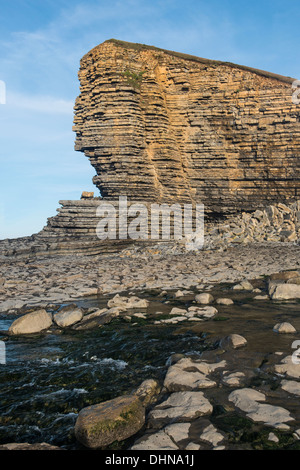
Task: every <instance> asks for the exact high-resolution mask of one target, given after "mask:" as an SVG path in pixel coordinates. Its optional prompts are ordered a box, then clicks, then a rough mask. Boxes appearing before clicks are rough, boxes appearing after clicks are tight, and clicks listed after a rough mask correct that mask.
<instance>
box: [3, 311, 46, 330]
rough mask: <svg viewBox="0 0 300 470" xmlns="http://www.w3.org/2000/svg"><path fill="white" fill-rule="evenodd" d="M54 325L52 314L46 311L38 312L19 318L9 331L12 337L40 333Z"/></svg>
mask: <svg viewBox="0 0 300 470" xmlns="http://www.w3.org/2000/svg"><path fill="white" fill-rule="evenodd" d="M51 325H52V314H51V313H49V312H46V310H44V309H41V310H36V311H35V312H32V313H27V314H26V315H23V316H22V317H19V318H17V320H15V321H14V322H13V323H12V324H11V326H10V327H9V329H8V333H9V334H11V335H25V334H33V333H40V332H41V331H43V330H47V329H48V328H49V327H50V326H51Z"/></svg>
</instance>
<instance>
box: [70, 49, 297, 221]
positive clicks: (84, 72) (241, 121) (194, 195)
mask: <svg viewBox="0 0 300 470" xmlns="http://www.w3.org/2000/svg"><path fill="white" fill-rule="evenodd" d="M79 80H80V95H79V97H78V98H77V100H76V104H75V118H74V131H75V132H76V144H75V148H76V150H79V151H82V152H84V153H85V155H86V156H87V157H88V158H89V159H90V162H91V164H92V165H93V167H94V168H95V170H96V173H97V175H96V176H95V177H94V183H95V185H96V186H97V187H98V188H99V190H100V192H101V194H102V196H103V197H104V198H107V197H108V198H110V199H114V198H118V197H119V196H120V195H127V196H128V197H130V198H135V199H142V200H148V201H158V202H162V201H163V202H170V201H172V202H174V201H178V202H181V203H183V202H191V201H192V202H196V203H204V204H205V207H206V211H208V212H211V213H212V214H222V215H227V214H233V213H236V212H238V211H240V210H245V211H248V210H254V209H257V208H259V207H262V206H265V205H266V204H270V203H274V202H277V201H280V202H284V201H286V200H287V199H288V198H294V197H295V196H296V197H297V196H298V197H299V193H300V139H299V137H300V124H299V120H300V113H299V111H300V106H299V105H296V104H294V103H293V101H292V94H293V90H292V82H293V79H291V78H288V77H282V76H279V75H275V74H272V73H268V72H264V71H261V70H256V69H251V68H249V67H244V66H239V65H234V64H230V63H225V62H219V61H212V60H207V59H201V58H198V57H193V56H188V55H185V54H179V53H175V52H171V51H165V50H161V49H157V48H155V47H150V46H144V45H139V44H132V43H124V42H121V41H117V40H109V41H106V42H104V43H103V44H101V45H99V46H97V47H95V48H94V49H92V50H91V51H90V52H89V53H88V54H86V55H85V56H84V57H83V58H82V60H81V65H80V71H79Z"/></svg>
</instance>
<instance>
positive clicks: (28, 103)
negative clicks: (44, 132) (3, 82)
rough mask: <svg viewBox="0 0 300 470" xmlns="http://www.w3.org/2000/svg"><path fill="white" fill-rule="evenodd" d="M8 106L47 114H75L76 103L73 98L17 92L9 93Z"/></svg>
mask: <svg viewBox="0 0 300 470" xmlns="http://www.w3.org/2000/svg"><path fill="white" fill-rule="evenodd" d="M6 104H7V106H9V107H13V108H21V109H25V110H28V111H35V112H37V113H47V114H70V115H72V114H73V107H74V103H73V101H71V100H64V99H59V98H54V97H51V96H43V95H41V96H39V95H25V94H22V93H17V92H9V93H8V94H7V102H6Z"/></svg>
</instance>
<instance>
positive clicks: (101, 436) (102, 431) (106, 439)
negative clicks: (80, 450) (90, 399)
mask: <svg viewBox="0 0 300 470" xmlns="http://www.w3.org/2000/svg"><path fill="white" fill-rule="evenodd" d="M144 423H145V408H144V406H143V404H142V402H141V401H140V399H139V398H138V397H137V396H136V395H124V396H120V397H117V398H114V399H113V400H109V401H105V402H103V403H99V404H97V405H92V406H88V407H86V408H83V409H82V410H81V411H80V412H79V415H78V417H77V420H76V424H75V436H76V439H77V440H78V441H79V442H80V443H81V444H83V445H84V446H85V447H88V448H90V449H100V448H103V447H107V446H108V445H109V444H111V443H112V442H114V441H123V440H124V439H127V438H128V437H130V436H133V435H134V434H136V433H137V432H138V431H139V430H140V429H141V428H142V427H143V425H144Z"/></svg>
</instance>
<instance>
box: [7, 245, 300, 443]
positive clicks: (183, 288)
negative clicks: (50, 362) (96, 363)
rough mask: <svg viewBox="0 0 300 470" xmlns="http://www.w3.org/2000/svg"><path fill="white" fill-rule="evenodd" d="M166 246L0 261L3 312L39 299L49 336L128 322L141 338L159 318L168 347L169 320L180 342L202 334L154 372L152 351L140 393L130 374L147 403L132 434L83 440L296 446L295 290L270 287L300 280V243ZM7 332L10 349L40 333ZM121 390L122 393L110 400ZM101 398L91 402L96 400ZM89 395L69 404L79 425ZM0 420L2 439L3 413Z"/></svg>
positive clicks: (11, 313)
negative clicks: (282, 294) (277, 295)
mask: <svg viewBox="0 0 300 470" xmlns="http://www.w3.org/2000/svg"><path fill="white" fill-rule="evenodd" d="M168 250H170V248H168ZM168 250H167V249H166V246H165V245H163V246H160V245H157V249H156V250H155V251H153V248H151V249H149V248H148V247H145V248H144V249H141V248H140V247H136V248H135V249H132V250H130V251H128V250H125V251H123V252H121V253H120V254H119V255H110V256H105V257H101V256H99V257H93V258H90V257H83V256H78V257H76V258H75V257H73V256H71V257H60V258H57V260H56V262H55V263H53V261H52V260H51V261H50V260H49V259H47V258H41V259H36V260H35V261H34V262H33V261H29V262H26V263H25V262H24V261H21V260H19V261H18V260H16V261H15V262H14V263H13V264H10V263H6V264H5V265H2V266H1V267H0V276H2V277H3V278H4V279H5V281H4V283H3V284H2V286H1V289H2V290H1V293H0V295H1V304H0V306H2V313H1V319H0V320H1V321H2V322H8V323H9V324H10V325H13V323H14V322H15V321H18V320H19V321H21V320H22V319H23V320H22V321H24V319H25V318H26V317H27V316H28V315H29V316H32V315H34V314H37V313H38V312H39V311H41V309H43V310H44V311H45V312H46V314H47V316H48V318H50V317H51V319H52V320H51V324H50V325H48V326H47V328H46V329H42V330H39V333H38V335H39V336H38V337H39V338H41V337H44V338H45V341H48V340H47V337H49V338H53V335H54V337H57V338H59V336H60V335H62V336H61V338H62V339H64V338H65V339H64V341H66V340H67V339H68V338H69V336H68V335H70V334H72V335H73V336H72V338H74V339H76V338H77V336H76V335H82V334H94V333H95V332H96V331H103V334H104V335H105V334H107V333H106V331H107V332H108V331H112V332H114V331H115V334H117V332H118V329H120V331H121V330H122V328H123V327H124V326H126V328H127V329H129V330H130V329H132V331H136V335H137V337H136V338H137V339H136V341H138V338H141V333H142V332H145V333H146V336H147V329H148V328H149V327H151V328H156V329H157V331H158V332H160V334H161V336H160V341H161V342H162V346H163V342H164V341H166V340H167V339H169V338H166V337H164V333H163V332H164V331H165V329H167V328H170V327H172V328H173V329H174V330H173V331H174V332H176V338H177V340H176V341H178V339H179V338H181V336H182V338H183V339H184V335H185V334H189V335H191V334H192V335H193V336H192V337H193V338H194V337H195V339H198V341H199V339H200V338H201V348H199V346H198V347H196V346H195V344H197V343H191V344H193V347H191V348H190V349H189V348H188V347H187V348H186V349H185V352H184V353H182V351H183V350H180V349H179V350H177V351H176V354H172V355H170V356H169V358H168V359H166V361H165V363H164V364H163V365H161V366H160V371H159V374H158V375H156V374H154V373H153V372H154V369H151V361H150V362H149V365H148V366H147V367H149V369H145V370H148V372H147V373H148V376H146V377H145V378H146V379H147V380H148V381H149V382H148V384H145V383H144V385H143V386H141V388H140V390H139V393H136V392H137V390H138V386H139V383H140V381H139V380H138V379H136V380H137V382H136V383H135V386H134V390H133V389H132V388H131V387H132V384H133V382H134V380H133V379H131V382H130V384H131V385H130V387H129V388H128V389H126V387H125V388H124V392H127V395H128V393H129V395H131V394H132V393H136V396H139V398H138V400H139V403H141V407H142V408H141V409H143V410H144V411H143V412H144V418H143V421H139V423H140V425H139V426H140V427H139V426H137V427H133V428H132V429H131V430H133V432H132V433H131V434H130V435H129V434H126V433H124V434H118V436H115V435H113V434H112V436H111V439H112V440H111V439H107V440H105V439H104V438H103V435H102V434H103V433H102V434H101V433H100V434H101V436H100V437H99V436H98V438H99V439H98V438H97V439H98V440H97V443H95V442H96V441H93V443H92V442H91V441H89V442H87V441H85V444H83V443H82V440H81V441H80V440H78V443H79V444H81V445H84V446H87V448H89V447H93V446H96V447H97V448H99V447H101V448H102V447H103V448H107V446H108V447H110V446H111V445H114V446H115V445H116V444H114V442H113V441H115V443H118V446H120V447H122V448H131V449H132V450H134V449H148V450H149V449H161V450H165V449H173V450H174V449H190V450H192V449H196V450H201V449H248V448H249V449H253V448H298V447H297V446H298V445H299V443H298V442H299V434H297V432H298V430H299V429H300V409H299V405H298V398H299V394H300V392H299V380H300V366H299V362H300V361H299V358H298V357H297V355H296V353H297V349H296V348H297V347H298V346H297V344H296V345H295V347H294V346H293V343H294V342H296V343H297V340H298V336H297V332H298V331H299V330H300V321H299V313H300V304H299V301H298V299H297V298H289V299H280V300H279V299H274V298H273V297H272V295H270V289H272V288H273V287H274V286H275V285H276V286H277V285H289V286H293V285H297V279H298V277H299V270H300V263H299V259H300V257H299V254H300V253H299V250H300V247H299V246H297V245H295V244H290V243H289V244H285V243H280V244H278V245H277V244H275V245H269V244H268V243H266V244H256V245H253V246H252V245H249V246H247V247H245V246H244V247H239V246H237V247H235V248H228V249H227V250H226V251H222V252H218V251H216V250H214V251H209V250H207V251H203V252H198V253H192V254H191V253H184V254H180V253H177V254H171V253H170V252H169V251H168ZM145 263H147V270H145V268H144V266H145ZM108 266H109V269H108ZM283 266H284V268H285V269H284V270H283V269H282V268H283ZM1 270H2V271H1ZM220 279H222V282H220ZM293 282H295V284H293ZM95 293H96V295H95ZM89 294H92V295H89ZM202 294H209V295H207V296H206V299H209V302H210V303H209V304H204V305H203V304H201V303H198V301H197V299H199V297H197V296H199V295H202ZM82 295H83V296H82ZM85 295H87V296H86V297H85ZM257 297H259V298H257ZM220 299H222V300H221V301H220ZM224 299H226V300H225V301H224ZM93 305H94V306H93ZM73 314H74V316H72V315H73ZM58 319H62V320H63V321H64V322H65V323H60V322H59V320H58ZM287 324H289V325H291V326H292V328H291V327H290V326H289V327H288V326H287ZM275 327H276V328H275ZM106 329H107V330H106ZM129 330H128V331H129ZM283 331H284V332H285V333H286V334H280V333H282V332H283ZM2 333H3V335H2V338H3V339H4V340H6V344H7V346H8V347H15V345H17V343H15V344H14V343H13V342H14V341H17V339H16V340H15V339H14V338H17V337H20V336H22V337H24V338H25V339H26V338H27V337H30V339H26V341H31V342H33V343H34V342H35V341H37V340H36V339H35V335H36V333H34V334H33V335H32V334H28V333H24V334H23V333H20V331H19V332H18V333H17V334H16V335H9V336H5V335H6V333H5V331H2ZM41 335H42V336H41ZM74 335H75V336H74ZM196 337H198V338H196ZM112 338H113V336H112ZM187 338H190V336H187ZM18 341H19V340H18ZM39 341H40V340H39ZM51 341H53V340H52V339H51ZM76 341H80V339H79V337H78V339H76ZM91 341H93V340H91ZM33 343H28V344H33ZM24 344H25V343H24ZM87 344H88V343H87ZM148 344H151V343H148ZM156 344H157V343H156ZM182 344H183V343H182ZM198 344H199V345H200V343H199V342H198ZM10 345H11V346H10ZM154 346H155V343H154V344H153V347H154ZM91 347H92V343H90V346H89V348H91ZM89 348H88V349H89ZM120 348H121V349H122V346H121V343H120ZM121 349H120V351H121ZM154 350H155V347H154V349H153V351H154ZM187 352H188V353H187ZM87 353H88V351H87ZM93 357H94V356H93ZM93 357H91V361H92V359H93ZM116 357H118V356H116ZM121 357H123V356H121ZM128 357H131V358H134V354H133V355H132V356H129V355H128ZM8 358H9V354H8ZM93 360H94V359H93ZM95 360H96V359H95ZM130 360H131V359H128V361H129V362H130ZM111 361H112V364H113V360H111ZM114 361H115V362H116V359H115V360H114ZM297 361H298V362H297ZM2 367H5V366H2ZM120 367H121V361H120ZM122 367H125V370H126V366H122ZM79 370H80V369H79ZM120 370H121V369H120ZM155 372H157V371H155ZM53 373H54V372H53ZM125 376H126V374H125ZM108 377H112V376H111V375H110V376H108ZM153 379H155V380H153ZM75 384H76V381H75V382H74V385H75ZM75 386H76V385H75ZM92 389H93V387H92V388H91V390H92ZM116 392H117V389H116ZM90 393H91V392H89V394H90ZM89 394H87V397H88V396H89ZM125 395H126V393H125ZM83 396H85V393H84V394H83ZM121 396H122V395H121ZM121 396H120V397H121ZM120 397H118V393H115V396H114V397H111V400H114V399H115V400H117V401H118V400H119V399H120ZM105 401H107V400H105V398H103V400H102V401H100V402H99V401H97V400H95V401H92V403H91V405H90V406H92V407H93V406H96V407H97V409H98V410H99V409H101V404H103V403H105ZM80 403H84V402H83V401H81V402H80ZM85 403H86V405H85V406H82V407H78V408H77V411H76V413H74V414H73V418H72V420H73V421H72V422H73V429H74V428H75V421H74V419H75V418H76V419H77V417H78V416H79V414H80V411H81V410H84V409H85V408H86V407H87V402H86V401H85ZM101 415H102V417H101V419H102V418H103V416H104V415H103V413H102V412H101V413H99V414H98V417H99V416H101ZM1 426H2V427H1ZM1 426H0V428H1V429H2V431H1V432H2V444H3V445H4V444H5V442H3V430H4V429H5V423H4V424H3V422H2V424H1ZM1 429H0V430H1ZM123 429H124V428H123ZM73 432H74V431H73ZM271 432H272V433H273V434H274V436H273V434H272V436H271V438H270V439H269V436H270V435H271ZM102 438H103V440H102V441H101V439H102ZM35 439H36V438H35ZM23 441H24V442H25V439H24V440H23ZM27 441H28V440H27ZM6 442H9V443H10V444H9V445H11V443H12V440H11V439H9V440H7V441H6ZM19 442H20V437H19ZM34 442H35V443H36V442H37V441H36V440H35V441H34ZM40 442H42V441H40ZM59 442H60V445H61V447H62V448H65V447H66V448H68V445H66V446H65V445H64V444H61V441H59ZM32 444H34V443H32ZM49 444H50V442H49ZM54 444H55V445H56V444H57V441H55V440H54ZM7 445H8V444H7ZM72 445H73V446H75V447H76V444H75V443H74V441H73V444H72Z"/></svg>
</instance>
